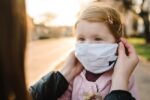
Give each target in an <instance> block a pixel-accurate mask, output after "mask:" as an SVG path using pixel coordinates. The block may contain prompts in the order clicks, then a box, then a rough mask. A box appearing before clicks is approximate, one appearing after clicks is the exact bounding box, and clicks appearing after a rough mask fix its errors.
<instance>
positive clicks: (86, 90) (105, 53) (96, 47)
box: [59, 3, 139, 100]
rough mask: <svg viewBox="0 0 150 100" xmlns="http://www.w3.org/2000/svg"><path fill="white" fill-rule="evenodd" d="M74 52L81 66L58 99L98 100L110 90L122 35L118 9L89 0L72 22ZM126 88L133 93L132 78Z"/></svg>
mask: <svg viewBox="0 0 150 100" xmlns="http://www.w3.org/2000/svg"><path fill="white" fill-rule="evenodd" d="M75 34H76V45H75V56H76V57H77V59H78V60H79V62H80V63H81V64H82V65H83V67H84V70H83V71H82V72H81V73H80V74H79V75H78V76H76V77H75V79H74V80H73V81H72V83H70V86H69V88H68V90H67V91H66V93H65V94H64V95H63V96H61V97H60V98H59V100H102V99H103V98H104V97H105V96H106V95H107V94H108V93H109V91H110V88H111V77H112V72H113V67H114V65H115V62H116V60H117V48H118V43H119V40H120V37H121V36H122V23H121V19H120V15H119V13H118V12H117V11H116V10H115V9H113V8H111V7H109V6H106V5H102V4H100V3H92V4H90V5H88V6H87V7H86V8H85V9H84V10H82V11H81V13H80V15H79V18H78V21H77V22H76V24H75ZM129 91H130V92H131V93H132V95H133V96H134V97H135V98H136V100H139V97H138V95H137V94H136V86H135V81H134V78H133V77H131V78H130V82H129Z"/></svg>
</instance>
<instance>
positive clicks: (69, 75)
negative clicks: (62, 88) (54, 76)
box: [60, 51, 83, 82]
mask: <svg viewBox="0 0 150 100" xmlns="http://www.w3.org/2000/svg"><path fill="white" fill-rule="evenodd" d="M82 69H83V67H82V65H81V64H80V62H79V61H78V60H77V58H76V57H75V52H74V51H72V52H71V53H70V54H69V56H68V58H67V60H66V61H65V64H64V67H63V69H62V70H61V71H60V72H61V73H62V74H63V75H64V77H65V78H66V79H67V81H68V82H70V81H71V80H72V79H73V78H74V77H75V76H77V75H78V74H79V73H80V72H81V71H82Z"/></svg>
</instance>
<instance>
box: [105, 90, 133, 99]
mask: <svg viewBox="0 0 150 100" xmlns="http://www.w3.org/2000/svg"><path fill="white" fill-rule="evenodd" d="M104 100H135V98H134V97H132V95H131V93H130V92H128V91H124V90H114V91H112V92H110V93H109V94H108V95H107V96H106V97H105V98H104Z"/></svg>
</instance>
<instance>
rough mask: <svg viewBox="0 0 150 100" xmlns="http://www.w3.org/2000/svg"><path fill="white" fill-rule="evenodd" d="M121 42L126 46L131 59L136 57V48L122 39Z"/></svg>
mask: <svg viewBox="0 0 150 100" xmlns="http://www.w3.org/2000/svg"><path fill="white" fill-rule="evenodd" d="M121 42H122V43H123V44H124V46H125V48H127V51H128V56H129V57H130V56H134V55H136V52H135V49H134V47H133V46H132V45H131V44H130V43H128V41H127V40H126V39H124V38H121Z"/></svg>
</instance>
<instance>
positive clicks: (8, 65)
mask: <svg viewBox="0 0 150 100" xmlns="http://www.w3.org/2000/svg"><path fill="white" fill-rule="evenodd" d="M0 12H1V13H0V100H27V92H26V84H25V74H24V55H25V53H24V52H25V44H26V12H25V1H24V0H1V1H0Z"/></svg>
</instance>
